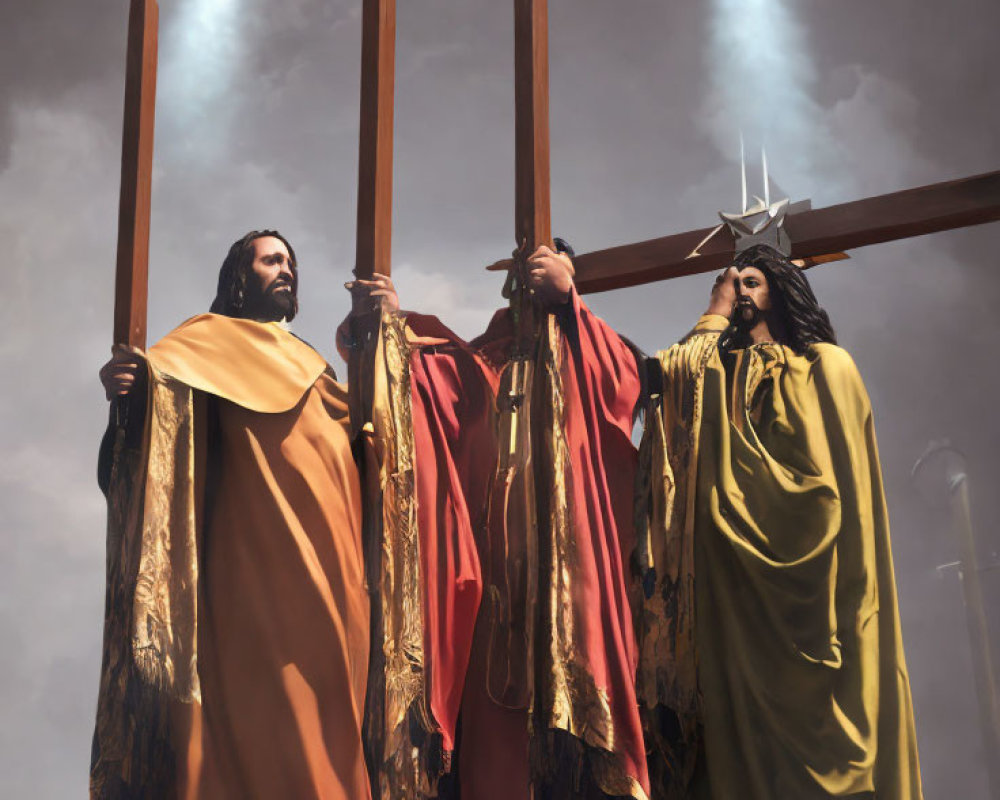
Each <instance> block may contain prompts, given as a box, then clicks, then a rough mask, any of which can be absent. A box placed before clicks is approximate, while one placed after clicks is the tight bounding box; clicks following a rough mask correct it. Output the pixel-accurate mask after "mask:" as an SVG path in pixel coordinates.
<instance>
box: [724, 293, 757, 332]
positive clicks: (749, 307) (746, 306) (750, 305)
mask: <svg viewBox="0 0 1000 800" xmlns="http://www.w3.org/2000/svg"><path fill="white" fill-rule="evenodd" d="M759 321H760V309H759V308H757V304H756V303H754V301H753V300H751V299H750V298H749V297H746V298H742V299H740V300H737V301H736V307H735V308H734V309H733V317H732V319H731V320H730V322H731V323H732V324H733V326H734V327H735V328H736V329H737V330H738V331H741V332H743V333H746V332H747V331H749V330H751V329H752V328H753V327H754V325H756V324H757V323H758V322H759Z"/></svg>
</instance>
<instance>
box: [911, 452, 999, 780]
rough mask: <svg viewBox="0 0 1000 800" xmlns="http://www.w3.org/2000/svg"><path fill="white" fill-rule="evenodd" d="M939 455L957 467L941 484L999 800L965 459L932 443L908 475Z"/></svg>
mask: <svg viewBox="0 0 1000 800" xmlns="http://www.w3.org/2000/svg"><path fill="white" fill-rule="evenodd" d="M938 454H948V455H952V456H957V459H956V460H955V461H956V462H957V463H951V464H949V465H948V468H947V474H946V478H947V481H948V493H949V501H950V506H951V513H952V525H953V532H954V535H955V538H956V540H957V542H958V553H959V564H960V566H959V575H960V578H961V583H962V598H963V600H964V605H965V622H966V625H967V626H968V630H969V646H970V648H971V650H972V668H973V675H974V679H975V684H976V695H977V696H978V698H979V726H980V732H981V734H982V740H983V751H984V755H985V757H986V768H987V772H988V777H989V787H990V797H991V798H992V800H1000V700H998V697H997V682H996V669H995V665H994V661H993V652H992V647H991V643H990V632H989V625H988V620H987V617H986V606H985V604H984V602H983V588H982V582H981V581H980V573H981V571H982V568H981V566H980V564H979V557H978V555H977V549H976V537H975V532H974V531H973V528H972V510H971V505H970V503H969V478H968V473H967V472H966V469H965V464H966V459H965V456H964V454H963V453H961V451H959V450H957V449H956V448H954V447H952V446H951V445H950V444H949V443H948V442H946V441H945V442H932V443H931V444H930V445H929V446H928V448H927V451H926V452H925V453H924V454H923V455H922V456H921V457H920V458H919V459H918V460H917V463H916V464H914V465H913V475H914V476H915V475H916V474H917V472H918V470H920V468H921V467H922V466H924V465H925V464H926V463H927V461H928V459H929V458H930V457H931V456H933V455H938Z"/></svg>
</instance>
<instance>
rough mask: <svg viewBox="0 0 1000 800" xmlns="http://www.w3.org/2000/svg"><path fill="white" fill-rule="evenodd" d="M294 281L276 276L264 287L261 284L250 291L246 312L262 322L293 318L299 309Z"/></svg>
mask: <svg viewBox="0 0 1000 800" xmlns="http://www.w3.org/2000/svg"><path fill="white" fill-rule="evenodd" d="M295 289H296V287H295V284H294V282H292V283H289V282H288V281H286V280H285V279H283V278H276V279H275V280H274V281H272V282H271V283H270V284H268V285H267V287H265V288H264V289H261V288H260V287H259V286H257V287H255V288H254V289H253V290H252V291H250V292H249V293H248V294H249V296H248V297H247V303H246V306H245V309H244V314H245V316H246V317H248V318H250V319H255V320H258V321H261V322H280V321H281V320H283V319H288V320H290V319H292V317H294V316H295V314H296V312H297V311H298V310H299V304H298V298H297V297H296V291H295Z"/></svg>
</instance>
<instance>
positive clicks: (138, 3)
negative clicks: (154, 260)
mask: <svg viewBox="0 0 1000 800" xmlns="http://www.w3.org/2000/svg"><path fill="white" fill-rule="evenodd" d="M158 22H159V8H158V7H157V4H156V0H132V2H131V5H130V7H129V15H128V51H127V55H126V67H125V114H124V122H123V125H122V173H121V190H120V195H119V200H118V257H117V264H116V268H115V321H114V342H115V344H124V345H128V346H131V347H139V348H142V347H145V346H146V296H147V285H148V274H149V213H150V196H151V188H152V176H153V122H154V115H155V111H156V46H157V30H158Z"/></svg>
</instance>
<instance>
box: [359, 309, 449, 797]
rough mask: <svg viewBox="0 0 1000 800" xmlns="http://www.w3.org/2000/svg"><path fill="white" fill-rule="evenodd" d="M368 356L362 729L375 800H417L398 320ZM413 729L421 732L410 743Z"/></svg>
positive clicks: (410, 513) (417, 651) (415, 623)
mask: <svg viewBox="0 0 1000 800" xmlns="http://www.w3.org/2000/svg"><path fill="white" fill-rule="evenodd" d="M376 347H377V350H376V354H375V387H374V405H373V422H374V426H373V427H374V436H373V438H372V451H373V452H374V454H375V460H376V462H377V467H378V473H379V486H380V489H381V495H382V502H381V507H382V526H381V547H380V551H379V557H380V561H381V574H380V576H379V578H378V586H379V595H378V596H379V598H380V602H381V615H382V616H381V650H382V654H381V655H382V659H383V660H384V663H383V664H381V665H373V669H381V671H382V674H381V675H378V676H373V678H372V680H373V684H372V685H373V687H375V691H377V692H378V693H379V694H380V697H379V698H377V702H376V705H375V706H374V707H372V706H369V710H368V714H369V722H368V725H369V726H375V727H377V728H379V729H380V732H379V737H380V745H381V747H380V750H381V752H380V753H379V754H378V755H377V757H379V758H380V759H381V764H380V765H379V767H378V769H377V770H376V774H377V776H378V782H379V785H378V787H373V790H375V789H376V788H377V792H378V796H380V797H383V798H387V800H388V799H389V798H402V797H408V798H414V799H416V798H421V797H430V796H433V794H434V793H435V785H436V778H437V774H436V773H437V770H435V769H433V768H432V767H431V766H430V761H431V760H432V753H431V752H430V750H431V749H432V744H431V737H430V734H432V733H433V732H434V731H435V729H436V726H435V724H434V722H433V720H432V719H431V715H430V712H429V710H428V708H427V695H426V675H425V670H424V640H423V636H424V622H423V598H422V595H421V570H420V541H419V531H418V526H417V498H416V479H415V472H414V467H415V464H414V449H413V448H414V444H413V421H412V418H411V407H410V406H411V404H410V365H409V358H410V348H409V345H408V343H407V329H406V325H405V320H404V319H403V318H402V317H401V316H399V315H397V314H386V315H385V316H384V317H383V319H382V324H381V332H380V336H379V337H378V339H377V345H376ZM416 730H419V731H421V733H420V734H419V735H418V736H416V738H415V736H414V733H415V731H416Z"/></svg>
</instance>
